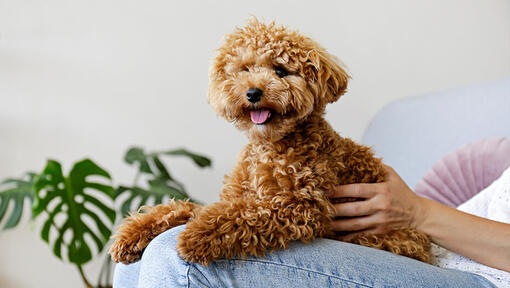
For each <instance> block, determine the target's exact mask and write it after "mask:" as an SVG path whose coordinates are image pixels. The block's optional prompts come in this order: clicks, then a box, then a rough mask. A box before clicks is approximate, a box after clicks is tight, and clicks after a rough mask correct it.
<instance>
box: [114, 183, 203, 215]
mask: <svg viewBox="0 0 510 288" xmlns="http://www.w3.org/2000/svg"><path fill="white" fill-rule="evenodd" d="M148 183H149V189H144V188H141V187H138V186H135V187H126V186H120V187H119V188H118V189H117V194H118V195H121V194H124V193H129V194H130V195H129V197H128V198H127V199H125V200H124V201H123V202H122V204H121V213H122V215H123V216H126V215H127V214H128V213H129V212H130V211H131V210H132V207H133V206H134V204H133V203H135V201H138V202H139V203H138V205H137V206H138V207H141V206H144V205H147V204H148V202H149V200H152V201H153V203H154V205H158V204H161V203H163V200H164V199H165V197H168V198H173V199H179V200H189V201H191V202H196V201H195V200H193V199H191V198H190V197H189V196H188V195H187V194H186V192H185V191H184V190H182V189H181V188H180V187H179V186H177V187H175V186H174V185H175V182H173V181H169V180H167V179H164V178H156V179H152V180H148ZM135 210H136V209H135Z"/></svg>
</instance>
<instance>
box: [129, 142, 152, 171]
mask: <svg viewBox="0 0 510 288" xmlns="http://www.w3.org/2000/svg"><path fill="white" fill-rule="evenodd" d="M148 158H150V156H147V155H145V153H144V152H143V149H142V148H139V147H132V148H130V149H129V150H128V151H127V152H126V155H125V156H124V161H126V162H127V163H128V164H134V163H136V162H137V163H138V165H139V167H138V169H139V170H140V172H143V173H149V174H152V169H151V167H150V165H149V162H148V160H147V159H148Z"/></svg>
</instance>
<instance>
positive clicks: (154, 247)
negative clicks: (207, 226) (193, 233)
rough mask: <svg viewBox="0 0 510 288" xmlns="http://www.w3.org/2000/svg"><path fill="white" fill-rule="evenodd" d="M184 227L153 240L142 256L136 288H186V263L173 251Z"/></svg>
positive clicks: (174, 229)
mask: <svg viewBox="0 0 510 288" xmlns="http://www.w3.org/2000/svg"><path fill="white" fill-rule="evenodd" d="M183 229H184V226H179V227H175V228H172V229H170V230H168V231H166V232H164V233H162V234H160V235H159V236H157V237H156V238H154V239H153V240H152V241H151V242H150V243H149V245H148V246H147V248H145V251H144V252H143V255H142V260H141V268H140V277H139V282H138V287H141V288H143V287H186V283H187V278H186V271H187V267H188V265H187V263H186V262H184V261H183V260H182V259H181V258H180V257H179V255H178V253H177V251H176V250H175V246H176V245H177V236H179V234H180V233H181V231H182V230H183Z"/></svg>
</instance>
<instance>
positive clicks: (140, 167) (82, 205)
mask: <svg viewBox="0 0 510 288" xmlns="http://www.w3.org/2000/svg"><path fill="white" fill-rule="evenodd" d="M169 155H170V156H184V157H187V158H189V159H191V160H192V161H193V162H194V163H195V164H196V165H198V166H199V167H201V168H203V167H209V166H211V160H209V159H208V158H207V157H205V156H202V155H198V154H195V153H192V152H189V151H187V150H184V149H179V150H171V151H161V152H151V153H146V152H145V151H144V150H143V149H142V148H139V147H134V148H131V149H129V150H128V151H127V153H126V155H125V157H124V161H125V162H126V163H128V164H130V165H134V166H136V167H137V173H136V176H135V179H134V181H133V183H132V185H130V186H126V185H119V186H114V185H113V183H112V179H111V176H110V174H109V173H108V172H107V171H106V170H104V169H103V168H101V167H100V166H99V165H97V164H96V163H94V162H93V161H92V160H90V159H84V160H81V161H78V162H76V163H75V164H74V165H73V167H72V168H71V170H70V171H69V173H68V174H67V176H66V175H65V173H64V172H63V170H62V166H61V164H60V163H59V162H57V161H55V160H48V162H47V163H46V167H45V168H44V169H43V171H42V172H41V173H39V174H37V173H27V174H26V175H25V176H24V177H22V178H20V179H7V180H5V181H3V182H1V183H0V223H2V219H3V218H4V217H5V216H8V217H7V218H6V219H7V220H6V221H5V223H4V224H3V229H4V230H5V229H10V228H14V227H16V226H17V225H18V224H19V222H20V219H21V218H22V214H23V211H24V210H26V209H24V203H25V202H26V201H27V200H28V201H29V202H30V203H31V204H32V209H31V212H32V219H33V220H36V219H37V218H41V217H40V216H41V215H45V216H44V217H42V218H44V220H43V223H42V227H41V232H40V236H41V239H42V240H44V241H45V242H46V243H48V245H49V246H50V247H51V249H52V251H53V254H54V255H55V256H57V257H58V258H60V259H61V260H62V261H66V262H69V263H71V264H73V265H75V266H76V267H77V269H78V271H79V273H80V276H81V278H82V280H83V283H84V285H85V286H86V287H111V277H110V275H111V269H112V263H111V260H110V258H109V257H108V255H106V256H105V260H104V264H103V266H102V269H101V272H100V274H99V277H98V280H97V284H96V285H93V284H92V283H91V281H90V280H89V278H88V277H87V276H86V275H85V273H84V271H83V265H85V264H86V263H88V262H89V261H91V260H92V259H93V258H94V257H96V256H98V255H100V254H101V252H102V251H103V250H104V248H105V247H106V246H107V244H108V242H109V240H110V237H111V235H112V231H113V228H114V227H115V224H116V223H117V222H118V221H120V219H122V217H123V216H125V215H127V214H128V212H129V211H133V210H137V209H138V207H140V206H143V205H156V204H160V203H164V202H165V201H167V200H169V199H171V198H174V199H181V200H189V201H195V200H193V199H191V198H190V197H189V196H188V194H187V193H186V190H185V189H184V186H183V185H182V184H181V183H180V182H178V181H177V180H176V179H175V178H174V177H173V176H171V175H170V173H169V171H168V169H167V167H166V165H165V164H164V162H163V160H162V157H165V156H169ZM9 203H12V204H11V205H9ZM9 206H11V208H10V209H8V208H9ZM64 255H65V256H64Z"/></svg>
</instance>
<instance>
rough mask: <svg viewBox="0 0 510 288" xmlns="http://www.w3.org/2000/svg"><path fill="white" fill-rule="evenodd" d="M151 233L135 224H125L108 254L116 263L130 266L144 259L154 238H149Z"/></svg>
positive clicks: (118, 232) (128, 222) (129, 222)
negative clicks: (145, 251)
mask: <svg viewBox="0 0 510 288" xmlns="http://www.w3.org/2000/svg"><path fill="white" fill-rule="evenodd" d="M148 232H149V231H146V230H141V229H140V227H137V226H136V225H135V224H134V223H133V222H131V221H127V222H125V223H123V224H122V225H121V226H120V227H119V230H118V231H117V234H115V236H114V237H113V238H115V241H114V242H113V244H112V246H111V247H110V250H109V251H108V253H109V254H110V255H111V256H112V260H113V261H114V262H117V263H119V262H121V263H124V264H130V263H133V262H136V261H138V260H140V259H141V258H142V254H143V251H144V250H145V247H147V245H149V242H150V240H151V239H152V238H153V237H149V235H147V234H148Z"/></svg>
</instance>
